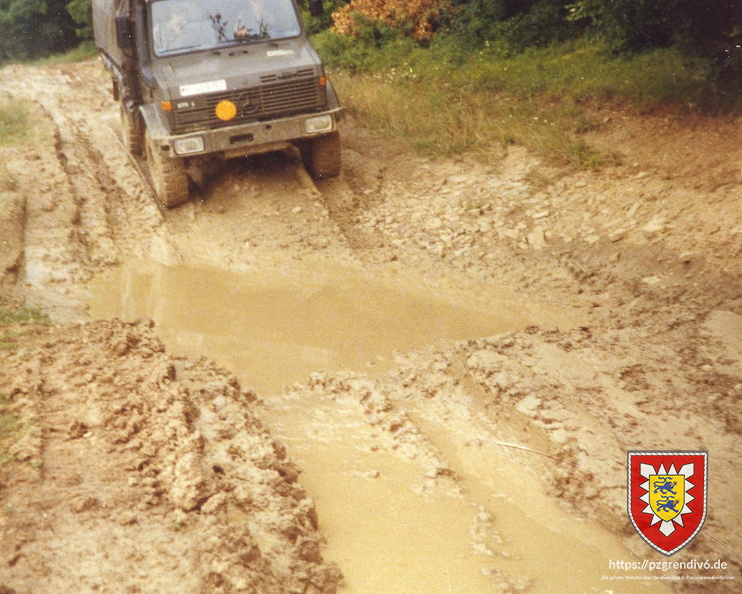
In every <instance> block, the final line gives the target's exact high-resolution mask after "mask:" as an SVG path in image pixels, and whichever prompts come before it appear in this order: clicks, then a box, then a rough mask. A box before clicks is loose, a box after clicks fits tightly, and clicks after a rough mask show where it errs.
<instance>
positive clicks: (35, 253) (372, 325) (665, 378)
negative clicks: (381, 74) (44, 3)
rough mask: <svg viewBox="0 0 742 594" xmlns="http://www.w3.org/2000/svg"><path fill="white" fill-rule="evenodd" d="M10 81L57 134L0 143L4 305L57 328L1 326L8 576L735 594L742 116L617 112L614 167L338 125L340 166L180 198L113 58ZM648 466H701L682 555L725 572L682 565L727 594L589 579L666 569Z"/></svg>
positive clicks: (8, 71) (608, 141) (230, 179)
mask: <svg viewBox="0 0 742 594" xmlns="http://www.w3.org/2000/svg"><path fill="white" fill-rule="evenodd" d="M0 80H2V89H3V91H2V92H3V93H4V94H6V95H9V96H12V97H14V98H17V99H21V100H23V101H26V102H28V103H29V104H30V105H33V107H34V114H35V118H36V121H37V127H36V132H35V136H34V138H32V139H30V140H29V141H27V142H26V143H24V144H23V145H21V146H19V147H13V148H8V147H0V151H1V152H2V162H1V163H0V195H1V196H2V199H3V200H2V212H1V213H0V230H1V232H2V251H0V265H1V266H2V268H1V269H0V294H2V297H3V299H4V300H5V301H6V302H8V303H20V302H22V301H25V302H27V303H29V304H32V305H35V306H38V307H40V308H42V309H43V310H44V311H45V312H47V313H48V314H49V315H50V317H51V318H52V320H53V322H54V326H53V327H39V326H38V325H34V324H27V323H17V324H14V325H9V326H7V327H4V328H3V330H2V331H3V333H4V338H3V340H4V343H7V344H12V348H7V349H3V352H2V354H0V357H2V359H0V361H1V362H2V366H1V367H0V397H1V399H0V406H1V407H2V408H1V409H0V410H1V411H2V414H3V418H4V419H11V421H8V424H7V425H5V426H8V427H10V426H11V425H12V430H6V429H3V430H2V431H0V440H1V443H2V445H3V452H5V454H4V456H5V457H4V458H3V459H2V460H0V505H2V509H1V513H0V537H1V540H2V542H3V545H4V546H3V550H2V555H3V557H2V558H0V586H1V587H4V588H6V589H12V590H11V591H16V592H19V593H20V592H35V591H38V588H39V587H40V586H39V585H40V584H46V585H48V586H49V588H51V589H53V590H54V591H59V592H73V591H75V592H77V591H81V588H82V590H85V591H110V592H120V591H131V592H136V591H141V592H160V591H168V590H169V589H171V585H172V584H178V585H179V589H180V591H184V592H202V591H208V592H219V591H222V592H232V591H256V592H272V591H275V592H332V591H341V592H342V591H347V592H381V591H384V592H402V593H404V592H413V591H424V592H441V593H444V592H488V591H491V592H508V591H509V592H519V591H522V592H539V591H565V592H566V591H596V592H602V591H606V590H612V591H615V592H623V591H625V592H636V591H647V592H654V591H669V590H678V591H694V590H695V589H700V588H702V587H703V588H706V589H708V587H709V584H710V585H711V586H712V587H713V589H714V590H715V591H729V592H732V591H735V590H736V586H735V584H739V580H740V579H742V573H741V568H742V556H740V551H742V541H741V540H740V534H742V530H740V519H739V518H740V515H741V513H742V507H740V503H739V497H738V490H739V484H740V479H741V478H742V463H741V462H740V456H742V442H741V441H740V434H741V433H742V405H740V402H741V399H742V283H741V282H740V278H742V185H741V184H742V169H740V163H742V149H741V148H740V146H739V143H738V141H737V139H738V138H739V133H740V125H741V124H740V122H739V120H733V119H710V118H701V117H696V116H694V117H692V118H686V119H684V120H675V119H673V118H668V117H660V116H637V115H632V114H626V113H618V112H616V113H613V112H611V113H601V114H598V119H597V120H596V121H600V122H602V123H601V124H599V125H596V126H595V128H596V129H595V130H594V131H592V132H590V133H589V137H588V138H586V139H587V140H588V141H589V142H591V143H593V144H594V145H596V146H600V147H604V148H610V149H611V150H612V151H617V152H619V153H620V154H621V157H622V159H621V161H622V164H621V165H617V166H615V167H611V168H607V169H604V170H601V171H598V172H574V171H566V170H563V169H559V168H557V167H554V166H552V165H549V164H547V163H542V162H539V161H538V160H537V159H536V158H534V157H533V156H532V155H529V154H527V153H526V152H525V151H523V150H522V149H519V148H518V147H509V148H508V150H507V151H505V150H503V152H502V154H500V155H496V156H490V157H489V158H487V159H484V158H479V159H474V158H466V159H458V160H442V159H441V160H435V159H428V158H421V157H418V156H416V155H414V154H412V153H410V152H409V150H408V149H406V148H405V147H403V146H400V145H399V144H397V143H396V142H395V141H393V140H390V139H388V138H383V137H379V136H377V135H374V134H373V133H371V132H369V131H367V130H364V129H362V128H360V127H358V126H357V125H356V124H355V123H354V122H353V121H352V120H350V121H346V122H345V124H344V128H343V130H342V132H343V139H344V149H343V160H344V169H343V174H342V176H341V177H340V178H338V179H334V180H328V181H323V182H319V183H317V184H315V183H314V182H313V181H312V180H311V179H310V178H309V177H308V175H307V174H306V172H305V171H304V169H303V167H302V166H301V164H300V162H299V160H298V158H297V156H296V155H292V154H277V155H271V156H266V157H260V158H253V159H249V160H244V161H238V162H232V163H229V164H227V165H225V166H223V167H222V168H221V169H219V170H218V171H217V172H215V174H214V175H213V176H211V177H210V178H209V180H208V182H207V184H206V186H205V187H203V188H201V189H198V190H197V191H196V192H195V193H194V200H192V201H191V202H190V203H188V204H186V205H184V206H182V207H180V208H178V209H175V210H171V211H163V210H161V209H159V208H158V207H157V205H156V203H155V202H154V200H153V199H152V198H151V196H150V193H149V190H148V188H147V186H146V184H144V183H143V182H142V180H141V178H140V177H139V174H138V173H137V171H136V169H135V168H134V167H133V166H132V164H131V163H130V162H129V160H128V159H127V157H126V155H125V152H124V150H123V148H122V146H121V144H120V142H119V141H118V135H119V123H118V109H117V106H116V104H115V103H114V102H113V101H112V99H111V98H110V92H109V88H108V87H109V85H108V80H107V78H106V74H105V72H104V71H103V69H102V67H101V66H100V64H99V63H98V62H95V61H90V62H85V63H82V64H77V65H74V66H63V67H45V68H27V67H17V66H14V67H10V68H5V69H3V70H2V71H0ZM647 130H651V132H652V133H651V134H648V133H647ZM138 320H142V321H138ZM149 320H152V321H151V322H150V321H149ZM637 449H648V450H659V449H672V450H678V449H682V450H708V452H709V460H710V475H709V483H710V484H709V493H710V496H709V508H708V515H707V518H706V523H705V526H704V528H703V530H702V531H701V532H700V533H699V535H698V536H697V537H696V538H695V539H694V540H693V542H692V543H691V544H690V545H688V546H687V547H686V548H685V549H683V550H682V551H681V552H679V553H677V554H676V555H675V556H673V558H672V560H673V561H675V560H677V561H688V560H692V559H696V560H706V559H709V560H711V561H712V562H714V561H716V560H722V561H724V562H725V563H726V564H727V568H726V569H725V570H724V571H713V570H704V569H694V570H692V571H691V570H688V571H669V572H665V573H664V575H665V576H670V577H672V576H680V577H682V576H688V575H692V576H695V577H700V576H704V575H705V576H707V577H710V576H713V575H723V576H726V577H734V578H736V579H735V580H734V581H731V580H725V581H721V580H719V581H714V582H713V583H712V582H700V581H695V580H689V579H682V580H632V581H628V580H613V581H610V582H609V581H606V580H605V579H603V578H604V577H610V576H614V577H616V576H622V577H626V576H631V575H635V576H642V575H645V574H646V572H641V571H639V572H631V571H624V570H616V569H615V568H614V569H611V568H610V566H609V561H611V560H614V561H615V560H623V561H635V560H642V559H650V560H664V558H663V557H662V556H661V555H659V554H658V553H656V552H654V551H653V550H652V549H650V548H649V547H648V546H647V545H646V543H644V541H643V540H642V539H641V538H640V537H639V536H638V535H637V534H636V532H635V530H634V528H633V527H632V525H631V523H630V522H629V520H628V517H627V513H626V468H625V465H626V452H627V450H637ZM6 544H7V546H5V545H6ZM0 589H2V588H0Z"/></svg>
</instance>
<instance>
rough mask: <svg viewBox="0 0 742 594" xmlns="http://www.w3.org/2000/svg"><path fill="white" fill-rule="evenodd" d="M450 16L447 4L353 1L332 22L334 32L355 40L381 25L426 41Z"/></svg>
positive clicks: (438, 0)
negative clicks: (354, 37)
mask: <svg viewBox="0 0 742 594" xmlns="http://www.w3.org/2000/svg"><path fill="white" fill-rule="evenodd" d="M451 14H452V5H451V2H450V0H407V1H404V0H352V1H351V2H350V4H348V5H346V6H343V7H341V8H340V9H338V10H337V11H335V13H334V14H333V16H332V18H333V22H334V26H333V28H334V30H335V31H336V32H338V33H341V34H344V35H354V36H358V35H359V34H360V32H361V31H362V30H363V29H364V28H367V27H369V26H376V25H378V24H381V25H382V26H385V27H389V28H391V29H394V30H398V31H401V32H403V33H404V34H405V35H407V36H409V37H412V38H413V39H415V40H416V41H425V40H428V39H430V38H432V37H433V35H434V34H435V32H436V31H437V30H438V29H439V28H440V26H441V24H442V23H443V22H445V21H446V20H447V19H448V18H449V17H450V15H451Z"/></svg>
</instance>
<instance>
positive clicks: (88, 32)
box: [67, 0, 93, 41]
mask: <svg viewBox="0 0 742 594" xmlns="http://www.w3.org/2000/svg"><path fill="white" fill-rule="evenodd" d="M67 12H68V13H69V15H70V16H71V17H72V20H74V21H75V23H76V24H77V28H76V32H77V36H78V37H79V38H80V39H81V40H83V41H85V40H89V39H92V38H93V9H92V5H91V0H72V1H71V2H68V3H67Z"/></svg>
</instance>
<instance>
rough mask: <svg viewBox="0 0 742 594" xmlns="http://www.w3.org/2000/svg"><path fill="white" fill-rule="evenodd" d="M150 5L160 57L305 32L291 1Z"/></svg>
mask: <svg viewBox="0 0 742 594" xmlns="http://www.w3.org/2000/svg"><path fill="white" fill-rule="evenodd" d="M150 4H151V12H150V15H151V21H150V22H151V23H152V38H153V40H154V49H155V55H157V56H168V55H172V54H179V53H182V52H187V51H198V50H209V49H215V48H219V47H223V46H226V45H232V44H240V43H250V42H254V41H265V40H276V39H286V38H289V37H296V36H297V35H299V33H301V26H300V24H299V19H298V16H297V14H296V10H295V9H294V5H293V2H292V1H291V0H217V1H216V2H202V1H201V0H155V1H153V2H151V3H150Z"/></svg>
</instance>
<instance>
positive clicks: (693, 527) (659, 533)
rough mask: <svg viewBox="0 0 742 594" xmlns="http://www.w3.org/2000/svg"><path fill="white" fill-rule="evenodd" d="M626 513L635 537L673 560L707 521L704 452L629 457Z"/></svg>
mask: <svg viewBox="0 0 742 594" xmlns="http://www.w3.org/2000/svg"><path fill="white" fill-rule="evenodd" d="M627 472H628V512H629V518H630V519H631V523H632V524H633V525H634V528H636V531H637V532H638V533H639V535H640V536H641V537H642V538H643V539H644V540H645V541H646V542H647V544H649V545H650V546H651V547H652V548H654V549H656V550H658V551H659V552H660V553H662V554H664V555H668V556H669V555H674V554H675V553H677V552H678V551H679V550H680V549H682V548H683V547H684V546H685V545H687V544H688V543H689V542H690V541H691V540H693V538H694V537H695V536H696V534H698V533H699V532H700V530H701V527H702V526H703V523H704V521H705V520H706V507H707V494H708V452H705V451H704V452H680V451H677V452H676V451H659V452H658V451H630V452H628V460H627Z"/></svg>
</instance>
